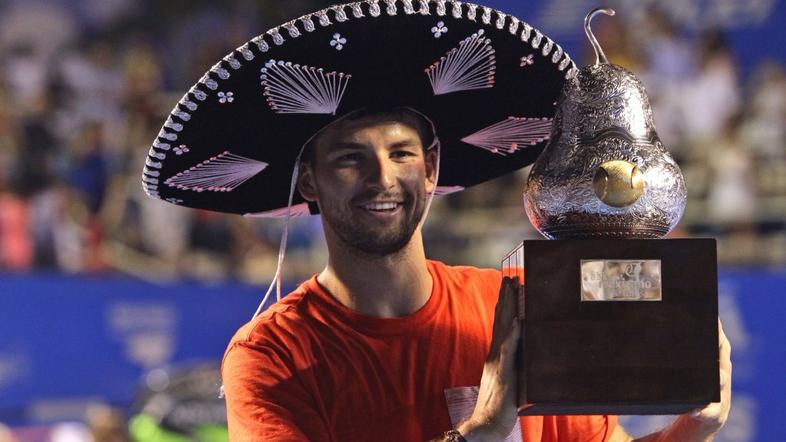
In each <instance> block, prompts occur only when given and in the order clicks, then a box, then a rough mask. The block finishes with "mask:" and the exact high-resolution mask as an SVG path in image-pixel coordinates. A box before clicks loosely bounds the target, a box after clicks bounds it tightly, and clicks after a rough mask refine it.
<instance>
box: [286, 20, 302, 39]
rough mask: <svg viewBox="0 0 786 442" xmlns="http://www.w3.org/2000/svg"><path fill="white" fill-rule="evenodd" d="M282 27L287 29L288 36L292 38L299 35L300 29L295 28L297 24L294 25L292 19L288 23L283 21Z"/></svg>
mask: <svg viewBox="0 0 786 442" xmlns="http://www.w3.org/2000/svg"><path fill="white" fill-rule="evenodd" d="M283 27H284V29H286V30H287V32H288V33H289V36H290V37H292V38H297V37H300V30H299V29H298V28H297V26H295V22H294V21H291V22H289V23H284V25H283Z"/></svg>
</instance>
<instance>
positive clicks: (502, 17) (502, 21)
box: [497, 11, 507, 29]
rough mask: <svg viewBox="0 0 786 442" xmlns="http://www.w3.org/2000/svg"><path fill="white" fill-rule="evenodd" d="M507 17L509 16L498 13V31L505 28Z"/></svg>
mask: <svg viewBox="0 0 786 442" xmlns="http://www.w3.org/2000/svg"><path fill="white" fill-rule="evenodd" d="M505 17H507V15H505V14H503V13H501V12H499V11H497V29H502V28H504V27H505Z"/></svg>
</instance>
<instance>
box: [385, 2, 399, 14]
mask: <svg viewBox="0 0 786 442" xmlns="http://www.w3.org/2000/svg"><path fill="white" fill-rule="evenodd" d="M385 4H386V5H388V7H387V13H388V15H396V13H397V12H398V9H397V8H396V0H385Z"/></svg>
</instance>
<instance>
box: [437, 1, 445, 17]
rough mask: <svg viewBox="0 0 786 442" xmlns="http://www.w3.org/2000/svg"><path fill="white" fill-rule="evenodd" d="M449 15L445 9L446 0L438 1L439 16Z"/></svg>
mask: <svg viewBox="0 0 786 442" xmlns="http://www.w3.org/2000/svg"><path fill="white" fill-rule="evenodd" d="M445 14H447V10H446V9H445V0H437V15H439V16H440V17H442V16H444V15H445Z"/></svg>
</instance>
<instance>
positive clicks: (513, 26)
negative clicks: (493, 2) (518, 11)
mask: <svg viewBox="0 0 786 442" xmlns="http://www.w3.org/2000/svg"><path fill="white" fill-rule="evenodd" d="M520 23H521V22H520V21H519V19H517V18H516V17H510V26H508V32H510V33H511V34H516V31H518V30H519V24H520Z"/></svg>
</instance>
